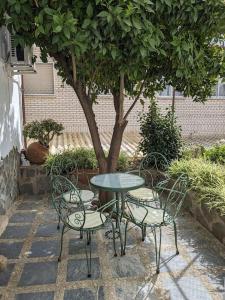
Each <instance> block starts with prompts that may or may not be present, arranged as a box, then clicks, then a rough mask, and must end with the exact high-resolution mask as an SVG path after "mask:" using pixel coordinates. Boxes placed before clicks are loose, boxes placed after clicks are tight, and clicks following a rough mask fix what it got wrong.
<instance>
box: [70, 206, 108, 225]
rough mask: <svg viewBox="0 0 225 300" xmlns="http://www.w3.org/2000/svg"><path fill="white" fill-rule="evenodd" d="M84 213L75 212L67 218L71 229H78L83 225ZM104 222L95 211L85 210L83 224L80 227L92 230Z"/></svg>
mask: <svg viewBox="0 0 225 300" xmlns="http://www.w3.org/2000/svg"><path fill="white" fill-rule="evenodd" d="M83 221H84V212H83V211H82V212H80V211H78V212H75V213H73V214H71V215H70V216H69V217H68V220H67V223H68V225H69V226H71V227H75V228H79V227H81V226H82V225H83ZM105 221H106V217H105V216H104V215H103V214H100V213H99V212H97V211H92V210H85V223H84V226H82V228H83V229H94V228H95V227H99V226H101V225H103V224H104V223H105Z"/></svg>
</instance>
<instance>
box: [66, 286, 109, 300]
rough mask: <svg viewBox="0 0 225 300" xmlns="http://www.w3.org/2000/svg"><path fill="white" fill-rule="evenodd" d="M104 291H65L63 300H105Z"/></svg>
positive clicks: (84, 289)
mask: <svg viewBox="0 0 225 300" xmlns="http://www.w3.org/2000/svg"><path fill="white" fill-rule="evenodd" d="M104 299H105V297H104V290H103V288H102V287H100V288H99V289H98V290H97V289H96V290H94V289H88V288H80V289H71V290H65V293H64V298H63V300H104Z"/></svg>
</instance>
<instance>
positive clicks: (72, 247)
mask: <svg viewBox="0 0 225 300" xmlns="http://www.w3.org/2000/svg"><path fill="white" fill-rule="evenodd" d="M85 243H86V238H83V239H70V240H69V255H76V254H82V253H84V251H85ZM91 248H92V253H95V252H96V251H97V243H96V241H95V240H94V239H93V240H92V241H91Z"/></svg>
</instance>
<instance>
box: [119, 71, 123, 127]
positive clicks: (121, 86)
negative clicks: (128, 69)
mask: <svg viewBox="0 0 225 300" xmlns="http://www.w3.org/2000/svg"><path fill="white" fill-rule="evenodd" d="M123 91H124V73H121V74H120V100H119V123H121V122H122V121H123V114H124V109H123V106H124V93H123Z"/></svg>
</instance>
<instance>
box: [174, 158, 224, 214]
mask: <svg viewBox="0 0 225 300" xmlns="http://www.w3.org/2000/svg"><path fill="white" fill-rule="evenodd" d="M168 172H169V174H170V175H171V176H172V177H174V178H178V177H179V176H180V175H181V174H186V175H187V177H188V179H189V185H190V188H191V189H192V190H194V191H195V192H196V193H197V194H198V200H199V201H201V202H203V203H205V204H206V205H207V206H208V207H209V209H212V208H215V209H217V211H218V212H219V213H220V214H221V215H225V168H224V166H222V165H218V164H215V163H212V162H210V161H207V160H205V159H204V158H198V159H181V160H179V161H178V160H177V161H174V162H172V164H171V166H170V167H169V170H168Z"/></svg>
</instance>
